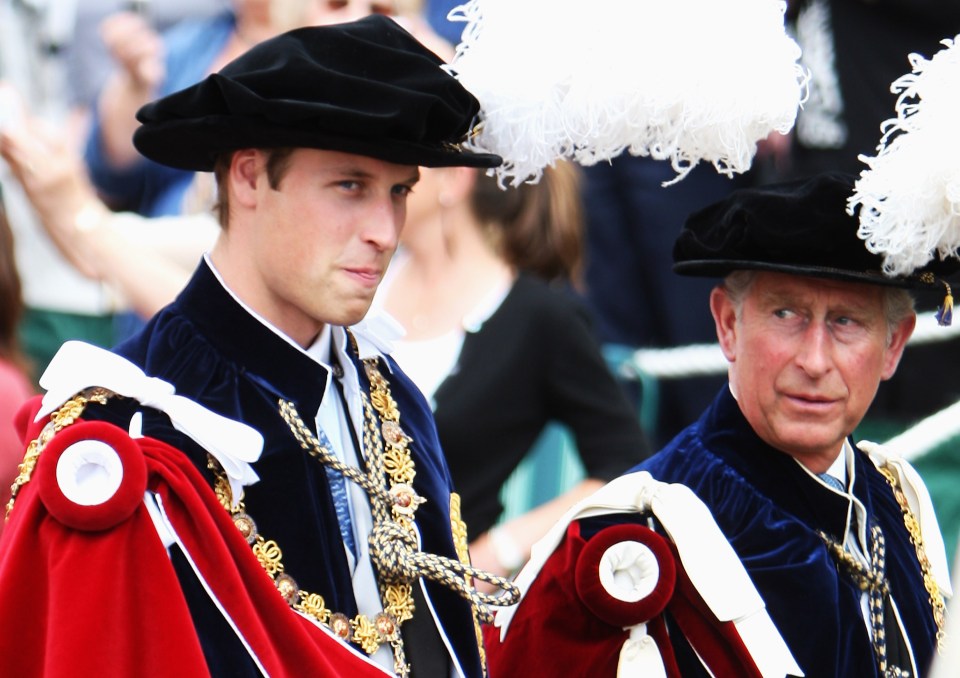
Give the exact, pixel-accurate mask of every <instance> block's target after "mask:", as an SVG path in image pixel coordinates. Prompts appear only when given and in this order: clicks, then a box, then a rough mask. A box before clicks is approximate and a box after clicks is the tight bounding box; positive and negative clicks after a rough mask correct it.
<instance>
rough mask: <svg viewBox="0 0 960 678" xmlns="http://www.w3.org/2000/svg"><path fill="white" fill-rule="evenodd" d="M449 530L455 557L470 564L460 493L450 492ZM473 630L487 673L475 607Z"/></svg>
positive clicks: (468, 582) (485, 672)
mask: <svg viewBox="0 0 960 678" xmlns="http://www.w3.org/2000/svg"><path fill="white" fill-rule="evenodd" d="M450 532H451V533H452V534H453V544H454V547H455V548H456V549H457V557H458V558H459V559H460V562H461V563H463V564H464V565H469V564H470V542H469V540H468V538H467V524H466V523H465V522H464V521H463V518H461V516H460V495H459V494H457V493H456V492H451V493H450ZM466 582H467V585H468V586H472V584H473V581H472V579H471V578H470V576H469V575H467V577H466ZM473 632H474V635H476V637H477V651H478V652H479V653H480V668H481V669H482V671H483V675H487V652H486V650H485V649H484V647H483V631H481V629H480V616H479V615H478V614H477V610H476V608H474V610H473Z"/></svg>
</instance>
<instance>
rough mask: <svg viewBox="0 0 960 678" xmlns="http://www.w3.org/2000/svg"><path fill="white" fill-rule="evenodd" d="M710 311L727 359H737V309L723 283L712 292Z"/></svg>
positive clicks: (718, 339) (731, 360)
mask: <svg viewBox="0 0 960 678" xmlns="http://www.w3.org/2000/svg"><path fill="white" fill-rule="evenodd" d="M710 313H712V314H713V322H714V323H715V324H716V326H717V341H719V342H720V348H721V350H723V355H724V357H726V359H727V360H729V361H730V362H733V361H734V360H736V359H737V354H736V345H737V309H736V307H735V306H734V304H733V301H732V300H731V299H730V295H729V294H728V293H727V290H726V289H725V288H724V287H723V285H717V286H716V287H714V288H713V290H711V292H710Z"/></svg>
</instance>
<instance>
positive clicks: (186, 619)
mask: <svg viewBox="0 0 960 678" xmlns="http://www.w3.org/2000/svg"><path fill="white" fill-rule="evenodd" d="M477 111H478V105H477V102H476V100H475V99H474V97H473V96H472V95H471V94H470V93H469V92H467V91H466V90H465V89H463V87H462V86H460V84H459V83H457V82H456V80H455V79H454V78H453V77H451V76H450V75H449V74H448V73H446V72H445V71H444V70H443V69H442V62H441V60H440V59H439V58H438V57H436V56H435V55H434V54H433V53H431V52H430V51H428V50H427V49H426V48H424V47H423V46H422V45H420V43H418V42H417V41H416V40H415V39H414V38H413V37H412V36H410V35H409V34H408V33H406V32H405V31H404V30H403V29H401V28H400V27H399V26H398V25H397V24H396V23H394V22H393V21H392V20H391V19H388V18H384V17H370V18H368V19H364V20H362V21H358V22H354V23H347V24H339V25H335V26H327V27H320V28H307V29H300V30H297V31H292V32H290V33H287V34H284V35H281V36H279V37H277V38H275V39H272V40H269V41H267V42H264V43H261V44H260V45H258V46H256V47H254V48H252V49H251V50H250V51H248V52H247V53H246V54H244V55H243V56H242V57H239V58H238V59H236V60H235V61H234V62H232V63H231V64H229V65H227V66H226V67H224V68H223V69H222V70H221V71H220V72H219V73H217V74H214V75H211V76H210V77H208V78H207V79H206V80H204V81H203V82H201V83H199V84H197V85H195V86H193V87H190V88H188V89H186V90H183V91H180V92H178V93H175V94H172V95H170V96H167V97H164V98H163V99H160V100H158V101H156V102H154V103H152V104H149V105H147V106H145V107H144V108H143V109H142V110H141V111H140V113H139V119H140V121H141V123H142V126H141V127H140V128H139V129H138V131H137V133H136V135H135V144H136V145H137V148H138V149H139V150H140V151H141V152H142V153H143V154H144V155H145V156H147V157H149V158H151V159H153V160H157V161H159V162H162V163H165V164H168V165H171V166H174V167H179V168H183V169H189V170H197V171H209V170H214V171H215V173H216V178H217V181H218V188H219V201H220V202H219V205H218V211H219V214H220V219H221V223H222V226H223V232H222V234H221V236H220V238H219V240H218V242H217V243H216V245H215V247H214V248H213V250H212V251H211V252H210V253H209V254H208V255H207V256H205V257H204V260H203V261H202V262H201V263H200V266H199V267H198V269H197V271H196V273H195V275H194V277H193V279H192V280H191V281H190V283H189V284H188V286H187V287H186V289H185V290H184V291H183V293H182V294H181V295H180V296H179V297H178V298H177V300H176V301H175V302H174V303H173V304H172V305H170V306H169V307H167V308H166V309H164V310H163V311H161V312H160V313H159V314H157V315H156V316H155V317H154V318H153V319H152V321H151V322H150V323H149V324H148V326H147V327H146V328H145V330H144V331H143V332H142V333H140V334H139V335H137V336H135V337H134V338H133V339H131V340H130V341H129V342H126V343H125V344H123V345H121V346H119V347H118V348H117V349H116V350H115V353H109V352H103V351H99V350H97V349H94V348H92V347H89V346H86V345H83V344H76V343H73V344H67V345H65V347H64V349H63V350H62V351H61V353H60V355H59V356H58V359H57V360H55V361H54V363H53V364H52V365H51V367H50V368H49V369H48V371H47V373H46V375H45V377H44V380H43V385H44V387H45V388H47V389H48V392H47V395H46V397H45V398H44V401H43V405H42V408H41V409H40V412H39V414H38V416H37V417H36V419H35V421H33V422H24V424H25V427H26V428H27V432H26V438H25V439H26V440H36V441H37V442H36V443H34V444H33V445H32V447H31V452H30V455H29V456H30V459H29V460H28V461H27V462H25V464H24V467H23V473H21V477H20V478H19V479H18V481H17V483H16V486H15V498H14V501H13V503H12V510H11V512H10V515H9V519H10V523H9V529H8V530H7V534H5V541H4V542H3V544H2V547H0V601H2V602H0V610H2V611H0V627H2V628H3V633H2V634H0V636H2V638H3V640H0V646H2V647H0V654H2V656H3V657H4V662H5V663H6V662H8V661H10V660H11V658H14V657H15V658H14V659H12V661H13V662H14V664H15V666H16V669H15V670H14V669H11V670H12V671H13V672H14V673H16V674H17V675H34V674H41V673H44V672H46V671H52V672H55V671H69V672H72V673H74V674H76V675H80V674H85V673H86V672H90V673H92V672H98V673H100V674H102V675H133V674H136V675H201V674H203V673H206V672H209V673H211V674H213V675H224V676H227V675H229V676H243V675H259V674H261V673H262V674H269V675H332V674H336V675H347V674H351V675H371V674H378V675H382V674H387V675H394V674H396V675H401V676H403V675H415V676H480V675H482V673H483V672H484V668H483V659H482V652H481V651H480V649H479V645H478V637H479V635H478V634H479V628H478V626H477V623H476V615H475V612H476V606H475V603H477V602H484V601H485V599H484V598H483V597H480V596H478V594H476V592H475V591H474V590H473V589H472V587H471V585H470V583H469V577H470V575H472V574H475V573H474V572H473V571H472V570H471V569H470V568H468V567H466V566H465V565H463V564H462V563H461V558H465V555H466V532H465V527H464V525H463V523H462V522H461V521H460V519H459V499H458V498H457V496H456V495H454V494H452V493H451V486H450V480H449V475H448V473H447V468H446V465H445V463H444V460H443V457H442V455H441V452H440V449H439V445H438V443H437V440H436V432H435V429H434V424H433V421H432V418H431V415H430V409H429V407H428V405H427V403H426V402H425V401H424V400H423V397H422V396H421V395H420V393H419V392H418V391H417V389H416V388H415V387H414V386H413V385H412V383H411V382H410V381H409V380H408V379H407V378H406V376H405V375H403V374H402V372H400V371H399V369H398V368H397V366H396V364H395V363H394V362H393V361H392V359H390V358H389V357H388V344H389V340H390V337H391V333H392V332H393V327H392V326H391V325H390V324H389V323H388V322H387V321H386V320H384V319H379V320H378V319H377V318H367V319H364V316H365V314H366V312H367V309H368V307H369V305H370V302H371V300H372V299H373V295H374V291H375V290H376V287H377V284H378V283H379V281H380V278H381V276H382V275H383V272H384V269H385V268H386V266H387V262H388V261H389V259H390V256H391V255H392V253H393V251H394V249H395V248H396V246H397V239H398V236H399V233H400V230H401V228H402V226H403V221H404V216H405V204H406V197H407V194H408V193H409V192H410V190H411V189H412V187H413V186H414V184H415V183H416V182H417V178H418V166H419V165H425V166H444V165H459V164H463V165H469V166H475V167H490V166H494V165H496V164H497V163H498V162H499V158H498V157H496V156H491V155H478V154H469V153H465V152H463V151H461V150H460V148H459V147H458V146H457V144H458V143H459V142H460V141H461V140H463V138H464V137H465V135H466V134H468V133H469V131H470V128H471V125H472V124H473V122H474V117H475V116H476V114H477ZM146 375H149V376H146ZM90 387H99V388H98V389H96V390H91V389H90ZM174 392H175V394H174ZM75 394H79V395H76V396H75ZM68 400H69V401H70V402H69V403H68V405H67V406H63V403H64V402H66V401H68ZM51 413H52V420H53V421H54V422H55V423H53V424H50V425H49V426H48V429H47V431H46V432H45V433H43V434H41V432H40V429H41V428H42V427H43V426H44V425H45V424H46V422H47V421H48V419H50V416H49V415H51ZM34 414H36V408H34V409H33V410H32V411H30V412H29V416H30V417H31V418H33V415H34ZM78 417H82V419H80V420H79V421H77V419H78ZM74 422H75V423H74ZM54 430H55V431H56V433H55V434H54V433H53V431H54ZM261 447H262V452H261V451H260V448H261ZM144 460H145V464H144ZM144 466H145V467H146V468H145V470H144ZM7 537H8V538H7ZM164 547H166V551H164ZM168 554H169V555H168ZM54 556H55V557H54ZM48 558H52V559H53V560H48ZM54 561H55V562H54ZM481 576H482V575H481ZM24 577H29V578H31V579H32V580H33V581H35V582H36V585H37V587H38V590H37V592H35V594H31V595H30V596H26V597H25V595H24V594H25V592H24V590H23V587H22V581H23V578H24ZM488 579H489V578H488ZM500 583H501V584H503V585H504V586H508V585H507V584H506V583H505V582H502V580H501V581H500ZM61 609H64V610H65V611H67V612H68V614H67V615H64V614H62V613H61ZM15 611H17V612H16V613H14V612H15ZM14 624H19V625H22V626H24V628H29V629H30V633H29V636H30V639H29V641H23V640H22V639H21V638H20V636H19V635H18V634H16V633H14V632H13V631H14V627H13V625H14ZM335 638H336V639H335ZM341 641H348V642H349V644H347V643H345V642H341ZM24 642H26V646H24V645H23V643H24ZM15 647H16V649H15ZM71 655H75V656H71Z"/></svg>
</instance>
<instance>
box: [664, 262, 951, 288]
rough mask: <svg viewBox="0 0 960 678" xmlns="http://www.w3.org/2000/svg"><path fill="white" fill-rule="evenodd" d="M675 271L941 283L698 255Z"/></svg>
mask: <svg viewBox="0 0 960 678" xmlns="http://www.w3.org/2000/svg"><path fill="white" fill-rule="evenodd" d="M673 271H674V273H678V274H680V275H687V276H700V277H707V278H723V277H725V276H727V275H729V274H731V273H733V272H734V271H773V272H777V273H789V274H791V275H801V276H807V277H811V278H826V279H829V280H841V281H845V282H855V283H867V284H871V285H882V286H884V287H900V288H903V289H917V290H920V289H933V288H936V287H937V286H938V281H937V279H936V278H935V277H934V276H932V275H930V276H921V275H912V276H906V277H889V276H885V275H883V274H882V273H880V272H878V271H852V270H845V269H839V268H830V267H827V266H812V265H803V264H782V263H781V264H771V263H764V262H758V261H745V260H740V259H695V260H691V261H681V262H677V263H675V264H674V265H673Z"/></svg>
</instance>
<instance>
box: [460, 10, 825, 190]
mask: <svg viewBox="0 0 960 678" xmlns="http://www.w3.org/2000/svg"><path fill="white" fill-rule="evenodd" d="M785 7H786V4H785V3H784V2H782V1H781V0H727V1H726V2H717V1H716V0H668V1H663V0H659V1H657V2H653V1H651V0H595V2H590V3H583V2H572V1H571V0H470V1H469V2H467V4H465V5H463V6H461V7H458V8H457V9H455V10H454V11H453V12H451V14H450V16H449V18H450V19H451V20H460V21H465V22H467V26H466V28H465V29H464V32H463V38H462V41H461V43H460V44H459V45H458V46H457V53H456V56H455V58H454V59H453V61H452V63H451V64H450V69H451V72H453V73H454V75H456V77H457V78H458V79H459V80H460V81H461V82H462V83H463V85H464V86H465V87H466V88H467V89H469V90H470V91H471V92H473V94H474V95H475V96H476V97H477V98H478V99H479V100H480V105H481V117H482V123H481V125H480V128H479V130H478V132H477V133H476V135H475V136H474V137H473V138H472V139H471V140H470V141H469V142H468V145H469V146H470V147H471V148H473V149H474V150H482V151H486V152H492V153H497V154H499V155H501V156H503V158H504V160H505V163H504V165H503V166H502V167H501V168H499V169H498V170H497V173H498V175H499V178H500V180H501V181H502V182H503V181H507V180H509V181H510V183H512V184H514V185H516V184H519V183H522V182H523V181H525V180H533V181H536V180H537V179H538V178H539V176H540V174H541V173H542V171H543V169H544V168H545V167H547V166H548V165H551V164H553V163H554V162H556V161H557V160H559V159H561V158H565V159H572V160H575V161H577V162H579V163H581V164H583V165H590V164H594V163H597V162H600V161H605V160H610V159H612V158H614V157H616V156H617V155H619V154H620V153H622V152H623V151H627V152H629V153H631V154H633V155H640V156H650V157H653V158H656V159H661V160H669V161H670V163H671V164H672V166H673V168H674V170H675V171H676V172H677V175H678V176H677V178H676V179H674V181H678V180H679V179H681V178H683V177H684V176H685V175H686V174H687V173H688V172H689V171H690V170H691V169H692V168H693V167H694V166H695V165H696V164H697V163H698V162H699V161H701V160H705V161H707V162H710V163H712V164H713V165H714V167H716V169H717V170H718V171H719V172H720V173H722V174H725V175H727V176H732V175H733V173H735V172H743V171H746V170H747V169H749V168H750V164H751V162H752V160H753V156H754V154H755V153H756V147H757V142H758V141H760V140H761V139H764V138H766V137H767V136H768V135H769V134H770V133H771V132H773V131H777V132H780V133H781V134H786V133H787V132H788V131H789V130H790V128H791V127H792V126H793V123H794V120H795V119H796V114H797V107H798V106H799V104H800V102H801V100H802V98H803V96H804V94H805V91H806V74H805V72H804V71H803V69H802V68H801V67H800V65H799V63H798V60H799V57H800V48H799V47H798V46H797V44H796V43H795V42H794V41H793V40H792V39H791V38H790V37H788V36H787V34H786V31H785V29H784V11H785Z"/></svg>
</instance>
